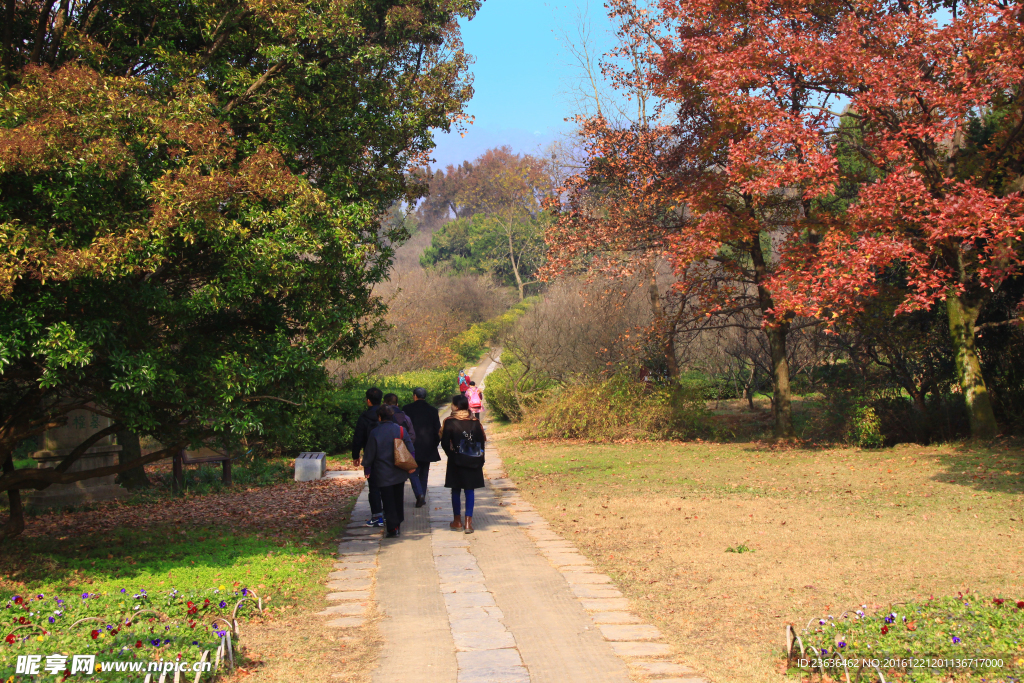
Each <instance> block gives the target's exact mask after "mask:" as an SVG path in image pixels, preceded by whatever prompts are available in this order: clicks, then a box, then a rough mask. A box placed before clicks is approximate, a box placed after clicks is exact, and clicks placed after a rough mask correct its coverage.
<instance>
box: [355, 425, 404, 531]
mask: <svg viewBox="0 0 1024 683" xmlns="http://www.w3.org/2000/svg"><path fill="white" fill-rule="evenodd" d="M394 416H395V409H394V408H392V407H391V406H381V407H380V410H378V411H377V419H378V420H380V424H378V425H377V427H376V428H375V429H374V430H373V431H372V432H370V436H369V438H368V439H367V441H366V449H365V451H364V454H363V474H365V475H366V478H367V479H369V480H370V485H371V486H375V487H377V488H378V489H379V490H380V498H381V502H382V503H383V504H384V526H385V527H386V528H387V536H388V538H394V537H395V536H397V535H398V533H399V527H400V526H401V524H402V522H404V521H405V501H404V498H405V480H406V479H408V478H409V473H408V472H406V471H405V470H403V469H402V468H400V467H397V466H395V439H397V438H399V435H401V438H402V440H403V441H404V442H405V447H406V448H408V449H409V452H410V453H411V452H412V449H413V445H412V435H411V434H409V431H408V430H403V429H402V428H401V427H399V426H398V425H396V424H395V423H394V422H392V421H391V420H392V418H393V417H394ZM413 471H414V472H415V470H413Z"/></svg>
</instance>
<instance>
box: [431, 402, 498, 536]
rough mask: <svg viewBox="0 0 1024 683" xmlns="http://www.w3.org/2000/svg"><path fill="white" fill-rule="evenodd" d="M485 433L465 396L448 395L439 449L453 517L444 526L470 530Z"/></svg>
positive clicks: (480, 480) (479, 483)
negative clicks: (449, 404) (445, 462)
mask: <svg viewBox="0 0 1024 683" xmlns="http://www.w3.org/2000/svg"><path fill="white" fill-rule="evenodd" d="M486 441H487V436H486V435H485V434H484V428H483V426H482V425H481V424H480V421H479V420H474V419H473V416H472V415H471V414H470V412H469V401H468V400H467V399H466V397H465V396H462V395H456V396H453V397H452V412H451V415H449V416H448V417H446V418H445V419H444V424H443V425H441V448H442V449H443V450H444V452H445V454H446V455H447V456H448V469H447V471H446V472H445V476H444V485H445V488H449V489H451V490H452V511H453V512H454V513H455V520H454V521H453V522H452V523H451V524H449V525H448V526H449V527H450V528H451V529H453V530H455V531H458V530H460V529H464V530H465V532H466V533H467V534H471V533H473V503H474V502H475V494H474V490H475V489H479V488H483V487H484V443H485V442H486ZM463 491H465V492H466V522H465V524H463V522H462V515H461V508H462V500H461V498H462V492H463Z"/></svg>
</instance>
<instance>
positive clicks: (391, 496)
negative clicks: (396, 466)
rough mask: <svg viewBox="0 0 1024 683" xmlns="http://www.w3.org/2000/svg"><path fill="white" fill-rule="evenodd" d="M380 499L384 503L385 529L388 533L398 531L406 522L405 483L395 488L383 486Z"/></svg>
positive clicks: (396, 485)
mask: <svg viewBox="0 0 1024 683" xmlns="http://www.w3.org/2000/svg"><path fill="white" fill-rule="evenodd" d="M379 490H380V499H381V502H383V503H384V527H385V528H386V529H387V531H388V533H391V532H393V531H397V530H398V527H399V525H400V524H401V523H402V522H404V521H405V500H404V498H405V482H404V481H403V482H402V483H401V484H395V485H394V486H381V487H380V489H379Z"/></svg>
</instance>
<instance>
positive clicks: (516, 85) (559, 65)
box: [433, 0, 613, 168]
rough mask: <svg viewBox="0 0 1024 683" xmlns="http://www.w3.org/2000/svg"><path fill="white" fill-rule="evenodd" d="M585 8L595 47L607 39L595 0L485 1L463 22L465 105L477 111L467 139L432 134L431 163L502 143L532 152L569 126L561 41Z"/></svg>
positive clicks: (567, 71)
mask: <svg viewBox="0 0 1024 683" xmlns="http://www.w3.org/2000/svg"><path fill="white" fill-rule="evenodd" d="M579 12H586V13H587V14H588V16H589V19H590V22H591V25H592V27H591V31H592V34H591V35H592V38H593V40H594V42H595V45H596V47H597V49H598V50H599V51H601V52H603V51H605V50H607V49H608V48H609V47H610V46H611V45H612V44H613V36H612V35H611V32H610V24H609V21H608V18H607V16H605V14H604V7H603V5H602V0H590V2H589V6H588V3H587V0H579V1H578V2H576V1H575V0H562V1H561V2H557V1H553V0H484V3H483V7H482V8H481V9H480V11H479V12H478V13H477V15H476V17H475V18H474V19H473V20H472V21H468V22H463V24H462V34H463V40H464V42H465V46H466V51H467V52H468V53H469V54H471V55H473V56H474V57H475V58H476V63H475V64H474V65H473V66H472V70H473V74H474V77H475V80H474V83H473V87H474V89H475V91H476V93H475V95H474V96H473V99H472V100H471V101H470V102H469V104H468V106H467V108H466V111H467V113H469V114H472V115H474V116H475V117H476V121H475V123H474V124H473V125H472V126H468V130H467V131H466V137H465V138H462V137H460V136H459V134H458V133H452V134H449V135H444V134H438V135H437V136H436V138H435V140H436V142H437V148H436V149H435V150H434V153H433V157H434V158H435V159H436V160H437V164H436V166H440V167H442V168H443V167H444V166H446V165H448V164H458V163H460V162H462V161H463V160H464V159H470V160H472V159H475V158H476V157H477V156H479V155H480V154H481V153H482V152H483V151H485V150H487V149H489V148H491V147H497V146H499V145H502V144H508V145H510V146H511V147H512V148H513V150H515V151H516V152H523V153H536V152H538V151H539V150H540V149H542V148H543V147H544V146H545V145H547V144H548V143H550V142H552V141H553V140H554V139H556V138H557V137H558V135H559V133H560V132H564V131H567V130H570V129H571V125H570V124H568V123H565V122H564V121H563V119H565V118H566V117H569V116H572V115H573V114H574V113H575V110H574V107H573V104H572V97H571V96H570V95H569V94H568V92H569V91H571V89H572V83H573V79H574V77H576V76H577V74H578V73H579V72H578V70H577V69H576V68H575V67H574V66H573V64H574V63H575V62H574V60H573V58H572V55H571V54H569V52H568V51H567V50H566V49H565V47H564V45H563V44H562V42H561V41H560V38H561V34H562V32H564V31H570V32H573V31H575V30H576V25H577V22H576V16H577V14H578V13H579Z"/></svg>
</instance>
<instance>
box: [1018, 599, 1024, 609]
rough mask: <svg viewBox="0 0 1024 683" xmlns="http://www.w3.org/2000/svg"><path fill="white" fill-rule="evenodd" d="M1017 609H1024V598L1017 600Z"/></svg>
mask: <svg viewBox="0 0 1024 683" xmlns="http://www.w3.org/2000/svg"><path fill="white" fill-rule="evenodd" d="M1017 609H1024V600H1018V601H1017Z"/></svg>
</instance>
